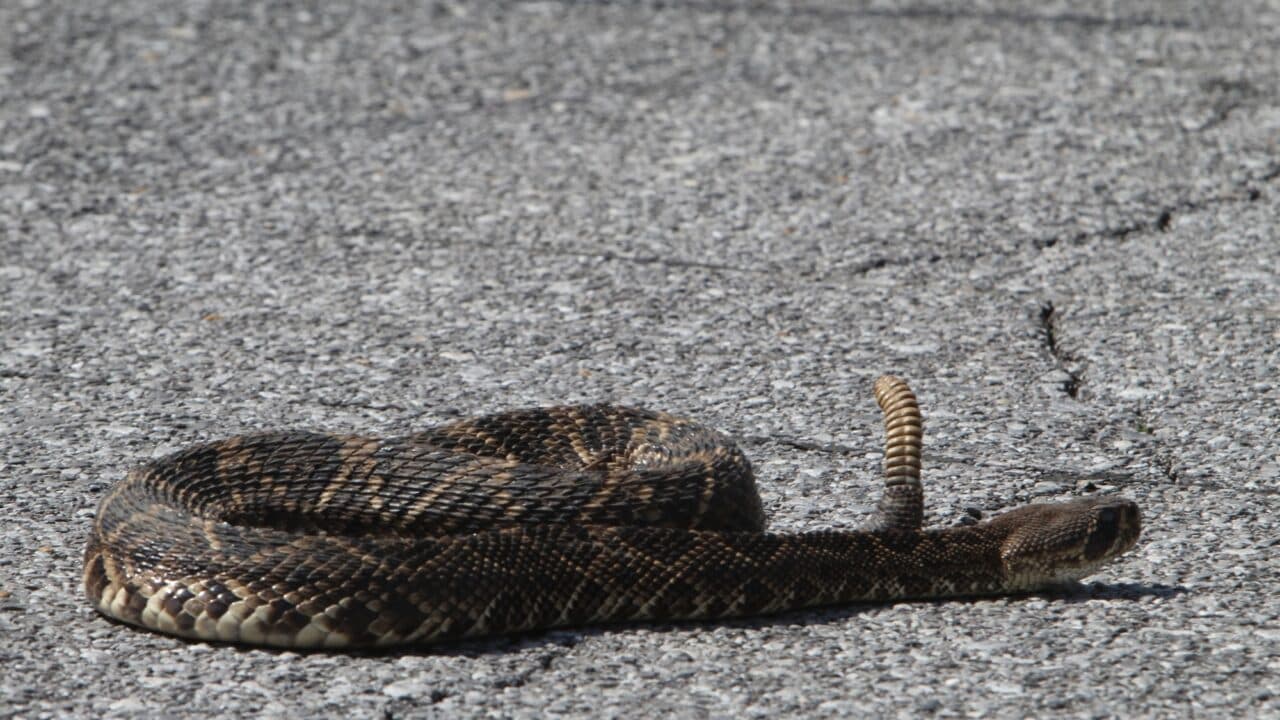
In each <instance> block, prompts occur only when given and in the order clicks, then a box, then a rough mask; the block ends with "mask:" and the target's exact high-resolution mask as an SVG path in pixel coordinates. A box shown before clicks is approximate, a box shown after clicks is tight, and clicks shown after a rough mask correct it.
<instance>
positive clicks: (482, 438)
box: [84, 376, 1140, 647]
mask: <svg viewBox="0 0 1280 720" xmlns="http://www.w3.org/2000/svg"><path fill="white" fill-rule="evenodd" d="M875 391H876V399H877V401H878V402H879V404H880V407H881V409H882V410H883V411H884V413H885V428H886V435H887V440H886V449H885V480H886V487H885V491H884V494H883V495H882V497H881V500H880V503H879V507H878V509H877V511H876V513H875V515H874V516H873V519H872V520H871V522H870V523H868V524H867V525H866V526H864V528H863V529H861V530H856V531H847V532H834V531H827V532H809V533H800V534H775V533H769V532H765V530H764V526H765V517H764V512H763V509H762V506H761V502H760V498H759V496H758V494H757V493H756V490H755V485H754V480H753V479H752V474H751V468H750V465H749V463H748V461H747V459H746V457H745V456H744V455H743V454H742V452H741V450H739V449H738V447H737V446H735V445H734V444H733V443H732V442H731V441H730V440H729V439H728V438H726V437H725V436H724V435H721V434H720V433H718V432H716V431H714V430H711V429H708V428H706V427H703V426H701V425H698V424H695V423H693V422H690V421H688V420H683V419H680V418H676V417H673V416H671V415H667V414H665V413H660V412H650V411H646V410H638V409H633V408H626V407H620V406H614V405H584V406H566V407H553V408H541V409H535V410H517V411H512V412H506V413H501V414H496V415H489V416H485V417H479V418H474V419H469V420H462V421H458V422H454V423H450V424H446V425H442V426H439V427H436V428H433V429H429V430H426V431H424V432H421V433H417V434H413V435H407V436H402V437H396V438H372V437H360V436H353V435H331V434H320V433H310V432H274V433H264V434H258V435H248V436H242V437H236V438H232V439H229V440H224V441H221V442H215V443H211V444H205V445H199V446H195V447H191V448H189V449H186V450H183V451H180V452H178V453H176V454H174V455H170V456H168V457H165V458H163V459H160V460H157V461H154V462H152V463H150V464H148V465H145V466H143V467H141V468H138V469H135V470H133V471H131V472H130V473H128V475H127V476H126V477H125V479H124V480H123V481H121V482H120V483H118V484H116V485H115V486H114V487H113V488H112V489H111V490H110V491H109V492H108V493H107V495H106V496H105V497H104V498H103V500H102V503H101V505H100V507H99V509H98V512H97V515H96V519H95V521H94V525H93V530H92V534H91V536H90V538H89V542H88V546H87V548H86V550H85V569H84V585H85V591H86V593H87V595H88V597H89V600H90V601H91V602H92V603H93V605H94V606H95V607H96V608H97V609H98V610H99V611H101V612H102V613H104V614H106V615H108V616H111V617H113V618H117V619H119V620H123V621H125V622H127V623H131V624H135V625H140V626H143V627H146V628H150V629H152V630H158V631H161V632H165V633H170V634H173V635H179V636H183V637H188V638H199V639H205V640H222V641H233V642H242V643H250V644H259V645H274V646H286V647H357V646H370V645H393V644H402V643H430V642H437V641H444V640H449V639H454V638H463V637H477V636H485V635H494V634H501V633H512V632H519V631H526V630H534V629H542V628H551V627H559V626H567V625H581V624H592V623H605V622H615V621H627V620H678V619H708V618H724V617H735V616H747V615H756V614H763V613H773V612H778V611H783V610H790V609H795V608H804V607H811V606H817V605H826V604H832V603H843V602H854V601H886V600H896V599H911V598H940V597H952V596H971V595H989V594H1003V593H1016V592H1024V591H1031V590H1037V589H1041V588H1045V587H1047V586H1050V585H1054V584H1057V583H1061V582H1063V581H1067V580H1071V579H1075V578H1078V577H1082V576H1083V575H1085V574H1087V573H1090V572H1092V571H1093V570H1094V569H1095V568H1096V567H1098V566H1099V565H1100V564H1102V563H1104V562H1107V561H1109V560H1111V559H1112V558H1114V557H1116V556H1117V555H1119V554H1121V553H1123V552H1125V551H1126V550H1128V549H1129V548H1130V547H1132V546H1133V545H1134V544H1135V542H1136V541H1137V537H1138V534H1139V528H1140V518H1139V512H1138V508H1137V506H1136V505H1135V504H1134V503H1133V502H1131V501H1129V500H1124V499H1118V498H1108V497H1101V498H1094V499H1087V500H1077V501H1074V502H1067V503H1058V504H1040V505H1028V506H1024V507H1021V508H1018V509H1015V510H1011V511H1008V512H1006V513H1004V514H1002V515H999V516H997V517H995V518H994V519H992V520H989V521H986V522H983V523H979V524H976V525H972V526H958V527H953V528H947V529H934V530H925V529H922V528H921V524H922V510H923V502H924V497H923V491H922V489H921V485H920V479H919V477H920V440H921V419H920V412H919V409H918V407H917V404H916V400H915V397H914V395H913V394H912V393H911V391H910V389H908V388H907V386H906V384H905V383H903V382H902V381H901V380H898V379H896V378H893V377H888V376H886V377H882V378H880V379H879V380H878V381H877V382H876V385H875Z"/></svg>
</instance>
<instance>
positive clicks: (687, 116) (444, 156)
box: [0, 0, 1280, 718]
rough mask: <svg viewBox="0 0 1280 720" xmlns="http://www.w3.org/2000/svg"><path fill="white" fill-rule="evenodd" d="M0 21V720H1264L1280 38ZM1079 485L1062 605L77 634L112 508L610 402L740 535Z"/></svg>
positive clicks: (1020, 602)
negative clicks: (707, 433) (367, 645)
mask: <svg viewBox="0 0 1280 720" xmlns="http://www.w3.org/2000/svg"><path fill="white" fill-rule="evenodd" d="M239 5H240V7H233V4H232V3H202V2H192V3H158V2H139V1H137V0H122V1H121V2H115V3H109V4H108V3H93V4H83V3H73V2H62V1H57V2H34V1H29V0H11V1H8V2H4V3H0V408H2V410H3V412H2V413H0V437H3V438H4V441H3V442H0V668H3V669H2V670H0V716H4V717H8V716H14V717H24V718H26V717H30V718H37V717H59V718H61V717H85V718H97V717H111V716H119V717H138V716H145V715H159V714H164V715H166V716H184V715H189V716H195V717H231V716H263V717H299V718H304V717H315V716H332V717H530V718H532V717H542V716H547V715H557V716H574V715H582V716H586V715H592V716H605V717H610V716H640V715H644V716H650V717H652V716H655V715H661V716H666V717H671V718H686V717H688V718H703V717H707V718H719V717H725V718H729V717H733V718H737V717H770V718H776V717H794V716H799V715H805V716H811V717H823V716H825V717H865V716H881V717H921V716H930V715H932V716H937V717H959V716H973V717H978V716H983V717H1023V716H1043V715H1045V714H1049V713H1053V714H1058V715H1061V716H1067V717H1108V716H1117V717H1132V716H1134V715H1144V714H1149V715H1156V716H1165V717H1174V716H1182V715H1194V716H1197V717H1241V716H1259V715H1267V714H1271V715H1276V714H1280V681H1278V680H1277V678H1280V629H1278V628H1280V620H1278V618H1277V616H1278V615H1280V598H1277V596H1276V593H1275V588H1276V587H1277V585H1278V583H1280V569H1278V567H1277V565H1278V563H1277V561H1276V559H1275V558H1276V555H1277V553H1278V552H1280V549H1278V547H1277V545H1278V543H1280V540H1278V538H1280V519H1278V517H1277V513H1276V509H1277V505H1278V502H1277V488H1280V460H1278V459H1277V450H1278V441H1277V437H1280V413H1277V412H1276V411H1277V407H1278V406H1280V377H1278V374H1277V368H1278V367H1280V290H1278V288H1280V277H1278V273H1280V271H1278V269H1277V268H1278V264H1280V240H1278V239H1277V235H1278V232H1277V217H1280V148H1278V147H1277V138H1280V4H1277V3H1275V2H1235V3H1224V4H1222V5H1224V6H1225V7H1220V8H1217V9H1212V10H1209V9H1204V8H1201V7H1200V6H1201V3H1196V2H1190V1H1187V2H1145V3H1143V2H1125V3H1113V2H1102V1H1097V2H1090V1H1088V0H1084V1H1081V2H1071V3H1057V2H1054V3H1043V2H1025V3H1014V2H982V3H976V4H975V3H969V2H963V3H960V2H957V3H944V2H927V1H923V0H922V1H915V2H907V1H904V2H858V3H845V2H822V1H821V0H798V1H797V2H750V3H736V2H729V1H728V0H723V1H722V0H704V1H700V2H690V3H635V4H632V3H594V2H555V1H549V2H534V3H487V2H475V3H451V2H436V3H423V4H417V3H377V4H375V3H361V4H360V7H358V8H357V9H354V10H347V9H337V8H338V6H340V5H343V4H333V7H331V6H330V4H328V3H302V2H289V3H281V4H270V5H269V6H268V5H267V4H263V3H240V4H239ZM885 371H888V372H895V373H899V374H901V375H903V376H904V377H906V378H908V379H910V381H911V382H912V385H913V387H915V388H916V390H917V392H918V393H919V395H920V398H921V401H922V404H923V405H924V409H925V417H926V421H927V428H926V467H925V473H926V487H927V492H928V493H929V513H928V518H927V521H928V522H930V523H939V524H951V523H956V522H959V521H961V519H962V518H964V517H965V516H966V515H967V514H969V513H970V512H971V511H981V512H983V513H988V514H989V513H992V512H995V511H997V510H999V509H1000V508H1002V507H1008V506H1012V505H1015V504H1020V503H1024V502H1027V501H1031V500H1042V499H1065V498H1070V497H1077V496H1081V495H1088V494H1091V493H1098V492H1116V493H1123V494H1125V495H1128V496H1130V497H1133V498H1135V499H1137V500H1138V501H1139V502H1140V503H1141V504H1142V506H1143V508H1144V512H1145V514H1146V519H1147V522H1146V532H1145V536H1144V540H1143V542H1142V544H1141V545H1140V546H1139V547H1138V549H1137V550H1135V551H1134V552H1133V553H1132V554H1131V555H1130V556H1129V557H1128V558H1127V559H1126V560H1124V561H1123V562H1121V563H1118V564H1116V565H1114V566H1112V567H1111V568H1109V569H1107V570H1106V571H1105V572H1103V573H1101V574H1099V575H1097V576H1096V577H1095V578H1094V579H1093V582H1091V583H1089V584H1086V585H1084V586H1082V587H1081V588H1080V589H1079V590H1078V591H1075V592H1072V593H1068V594H1060V595H1051V596H1037V597H1029V598H1009V599H996V600H983V601H975V602H941V603H900V604H894V605H885V606H867V607H850V608H839V609H832V610H827V611H820V612H804V613H794V614H790V615H784V616H781V617H776V618H766V619H758V620H749V621H742V622H731V623H721V624H714V625H698V624H673V625H644V626H630V627H615V628H583V629H574V630H569V631H557V632H551V633H543V634H535V635H530V636H525V637H518V638H511V639H503V640H497V641H492V642H487V643H472V644H466V645H458V646H446V647H440V648H431V649H425V650H420V651H413V652H407V653H403V654H395V655H374V656H362V655H356V656H352V655H326V654H311V655H299V654H293V653H272V652H262V651H257V650H240V649H235V648H229V647H217V646H210V645H204V644H190V643H185V642H181V641H177V640H173V639H170V638H167V637H162V636H157V635H151V634H147V633H143V632H138V631H134V630H131V629H128V628H125V627H121V626H117V625H113V624H110V623H108V622H106V621H105V620H103V619H101V618H100V617H98V616H96V615H95V614H94V613H93V612H92V611H91V610H90V608H89V606H88V605H87V603H86V602H84V601H83V600H82V598H81V595H80V553H81V551H82V547H83V543H84V539H85V536H86V532H87V529H88V527H89V524H90V522H91V519H92V516H93V512H94V509H95V507H96V504H97V502H98V500H99V498H100V497H101V495H102V493H103V491H104V489H105V488H106V487H107V486H108V485H109V484H110V483H111V482H113V481H114V480H116V479H117V478H119V477H121V476H122V474H123V473H124V471H125V470H126V468H128V467H129V466H131V465H133V464H136V463H138V462H140V461H143V460H145V459H147V458H149V457H152V456H154V455H158V454H162V453H166V452H169V451H172V450H173V449H176V448H178V447H180V446H182V445H184V444H187V443H191V442H195V441H200V440H208V439H214V438H219V437H225V436H227V435H231V434H235V433H239V432H245V431H250V430H255V429H262V428H267V427H280V426H293V427H311V428H323V429H329V430H339V431H346V430H349V431H359V432H370V433H398V432H405V431H408V430H411V429H414V428H418V427H422V426H424V425H426V424H429V423H434V422H439V421H443V420H447V419H450V418H452V417H455V416H456V415H458V414H461V413H475V412H483V411H490V410H495V409H499V408H505V407H512V406H522V405H535V404H544V403H552V402H564V401H585V400H602V399H610V400H615V401H622V402H629V403H635V404H641V405H646V406H650V407H655V408H661V409H666V410H670V411H673V412H678V413H680V414H684V415H688V416H692V417H695V418H698V419H700V420H703V421H705V422H708V423H710V424H712V425H715V426H718V427H720V428H722V429H724V430H726V431H728V432H731V433H733V434H734V435H736V436H738V437H740V438H742V440H743V444H744V447H745V448H746V450H747V451H748V453H749V454H750V455H751V457H752V458H753V460H754V462H755V465H756V468H757V470H758V473H759V474H760V476H761V481H760V484H761V486H762V488H761V489H762V493H763V495H764V498H765V501H766V505H767V508H768V510H769V512H770V514H771V516H772V518H773V527H774V528H775V529H779V530H802V529H810V528H825V527H852V526H854V525H856V524H857V523H858V522H860V520H861V518H862V517H863V516H864V515H865V514H866V513H867V512H868V511H869V509H870V507H871V505H872V502H873V500H874V492H873V491H874V488H875V478H876V475H877V472H878V466H879V460H878V446H879V433H880V429H879V419H878V414H877V412H876V410H875V406H874V403H873V401H872V400H871V395H870V386H871V381H872V379H873V378H874V377H875V376H876V375H877V374H879V373H880V372H885Z"/></svg>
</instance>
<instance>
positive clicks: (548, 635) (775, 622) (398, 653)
mask: <svg viewBox="0 0 1280 720" xmlns="http://www.w3.org/2000/svg"><path fill="white" fill-rule="evenodd" d="M1187 592H1189V590H1187V588H1185V587H1182V586H1170V585H1148V584H1143V583H1110V584H1103V583H1087V584H1085V583H1072V584H1069V585H1065V586H1063V587H1061V588H1057V589H1054V590H1046V591H1041V592H1036V593H1030V594H1026V595H1013V596H1000V597H974V598H945V599H938V600H904V601H899V602H894V603H863V604H851V605H834V606H829V607H819V608H808V609H804V610H790V611H786V612H782V613H778V614H776V615H762V616H756V617H749V618H730V619H720V620H680V621H663V622H636V623H613V624H601V625H585V626H582V627H575V628H567V629H565V628H560V629H553V630H534V631H530V632H526V633H515V634H511V635H507V636H502V637H497V638H486V639H479V640H458V641H453V642H447V643H441V644H438V645H426V646H421V647H415V646H405V647H393V648H373V649H355V650H341V649H317V650H287V651H285V650H275V649H272V648H248V647H244V646H241V645H233V647H234V648H235V649H236V650H239V651H242V652H267V653H272V654H279V653H282V652H290V653H295V654H311V653H322V654H329V655H332V654H339V655H346V656H350V657H439V656H455V657H483V656H489V655H505V654H509V653H512V652H517V651H523V650H530V649H534V650H536V649H552V648H572V647H573V646H575V645H577V644H578V643H579V642H581V641H582V640H583V639H585V638H589V637H596V636H599V635H605V634H608V633H615V632H620V631H625V630H626V629H627V628H643V629H645V630H647V631H648V632H652V633H678V632H685V631H688V630H690V629H694V628H721V627H724V628H740V629H751V628H767V627H775V626H793V627H811V626H819V625H830V624H833V623H838V622H841V621H843V620H848V619H850V618H853V617H857V616H858V615H863V614H867V613H872V612H875V611H877V610H879V609H883V608H885V607H888V606H891V605H892V606H897V605H920V606H928V605H944V604H946V605H955V604H968V605H977V604H981V603H990V602H999V601H1004V602H1010V603H1017V602H1022V601H1027V600H1032V599H1040V600H1047V601H1049V602H1052V603H1064V604H1075V603H1082V602H1088V601H1090V600H1109V601H1114V602H1124V601H1128V602H1139V601H1141V600H1142V599H1144V598H1169V597H1176V596H1178V595H1182V594H1184V593H1187ZM218 644H220V643H218Z"/></svg>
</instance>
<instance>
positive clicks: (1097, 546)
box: [1084, 498, 1142, 562]
mask: <svg viewBox="0 0 1280 720" xmlns="http://www.w3.org/2000/svg"><path fill="white" fill-rule="evenodd" d="M1141 532H1142V513H1141V512H1140V511H1139V510H1138V504H1137V503H1135V502H1133V501H1132V500H1126V499H1124V498H1120V499H1116V500H1109V501H1106V502H1103V503H1099V504H1098V505H1097V506H1096V507H1095V508H1094V517H1093V523H1092V527H1091V528H1090V530H1089V536H1088V538H1087V539H1086V540H1085V545H1084V557H1085V560H1087V561H1089V562H1097V561H1099V560H1102V559H1104V558H1109V557H1114V556H1116V555H1119V554H1121V553H1123V552H1125V551H1126V550H1128V549H1129V548H1131V547H1133V546H1134V544H1135V543H1136V542H1138V535H1139V534H1141Z"/></svg>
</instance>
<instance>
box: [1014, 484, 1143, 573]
mask: <svg viewBox="0 0 1280 720" xmlns="http://www.w3.org/2000/svg"><path fill="white" fill-rule="evenodd" d="M991 524H992V525H993V526H999V527H1002V528H1005V529H1006V531H1007V534H1006V535H1005V538H1004V541H1003V542H1002V543H1001V547H1000V559H1001V560H1002V561H1003V563H1004V570H1005V577H1006V579H1007V582H1008V583H1009V585H1010V587H1011V588H1018V589H1022V590H1036V589H1040V588H1044V587H1049V586H1053V585H1059V584H1063V583H1067V582H1071V581H1074V580H1078V579H1080V578H1082V577H1084V576H1086V575H1089V574H1090V573H1092V572H1093V571H1094V570H1096V569H1097V568H1098V567H1100V566H1102V565H1103V564H1105V563H1107V562H1110V561H1111V560H1112V559H1114V558H1116V557H1117V556H1119V555H1121V554H1123V553H1124V552H1126V551H1128V550H1129V549H1130V548H1132V547H1133V546H1134V544H1136V543H1137V541H1138V535H1139V534H1140V533H1141V531H1142V514H1141V513H1140V512H1139V511H1138V505H1137V504H1136V503H1134V502H1133V501H1132V500H1127V499H1125V498H1093V499H1089V500H1077V501H1074V502H1067V503H1052V504H1037V505H1027V506H1025V507H1020V508H1016V509H1014V510H1011V511H1009V512H1007V513H1004V514H1003V515H1000V516H999V517H997V518H995V519H993V520H992V521H991Z"/></svg>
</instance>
